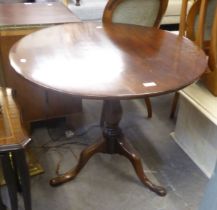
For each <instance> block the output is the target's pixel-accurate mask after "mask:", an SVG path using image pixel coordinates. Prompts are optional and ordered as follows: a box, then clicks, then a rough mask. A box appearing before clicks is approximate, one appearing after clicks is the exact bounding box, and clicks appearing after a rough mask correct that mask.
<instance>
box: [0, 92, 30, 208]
mask: <svg viewBox="0 0 217 210" xmlns="http://www.w3.org/2000/svg"><path fill="white" fill-rule="evenodd" d="M0 103H1V112H0V158H1V160H2V168H3V173H4V178H5V181H6V184H7V187H8V193H9V197H10V203H11V208H12V210H18V201H17V192H18V191H20V192H22V194H23V198H24V205H25V209H26V210H31V193H30V180H29V170H28V166H27V163H26V158H25V151H24V148H25V147H26V145H27V144H28V143H29V141H30V138H29V137H28V134H27V131H26V129H25V128H24V127H23V125H22V122H21V119H20V114H19V109H18V106H17V103H16V102H15V100H14V98H13V96H12V91H11V89H8V88H0ZM0 203H2V202H0Z"/></svg>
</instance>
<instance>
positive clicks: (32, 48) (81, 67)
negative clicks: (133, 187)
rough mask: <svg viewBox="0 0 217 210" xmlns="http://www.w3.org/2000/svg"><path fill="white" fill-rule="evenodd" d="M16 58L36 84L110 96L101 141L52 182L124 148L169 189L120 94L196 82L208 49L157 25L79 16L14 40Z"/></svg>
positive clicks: (140, 171) (136, 166)
mask: <svg viewBox="0 0 217 210" xmlns="http://www.w3.org/2000/svg"><path fill="white" fill-rule="evenodd" d="M46 35H49V37H50V38H49V39H47V37H46ZM39 52H40V53H39ZM9 57H10V62H11V64H12V66H13V67H14V69H15V70H16V71H17V73H19V74H20V75H21V76H23V77H24V78H26V79H27V80H30V81H31V82H33V83H36V84H38V85H41V86H44V87H47V88H49V89H54V90H58V91H60V92H62V93H68V94H71V95H72V96H78V97H82V98H91V99H96V100H104V104H105V105H104V111H103V115H104V118H103V119H104V121H105V123H104V126H103V128H102V133H103V136H102V138H101V141H99V142H97V143H95V144H93V145H91V146H89V147H87V148H86V149H84V150H83V151H82V153H81V155H80V158H79V161H78V164H77V165H76V167H75V168H74V169H72V170H70V171H69V172H67V173H65V174H63V175H62V176H59V177H56V178H54V179H52V180H51V181H50V184H51V185H53V186H56V185H59V184H62V183H65V182H67V181H69V180H71V179H73V178H75V177H76V175H77V174H78V173H79V171H80V170H81V169H82V168H83V166H84V165H85V164H86V162H87V161H88V160H89V158H91V156H92V155H94V154H95V153H98V152H102V153H109V154H114V153H118V154H121V155H124V156H125V157H127V158H128V159H129V160H130V161H131V163H132V165H133V167H134V169H135V171H136V174H137V176H138V177H139V178H140V180H141V181H142V183H143V184H144V185H145V186H147V187H148V188H149V189H150V190H152V191H154V192H155V193H157V194H158V195H161V196H164V195H165V194H166V190H165V189H164V188H163V187H160V186H156V185H155V184H153V183H152V182H151V181H150V180H149V179H148V178H147V177H146V175H145V173H144V171H143V167H142V162H141V159H140V157H139V154H138V153H137V152H136V151H135V149H133V147H132V146H131V145H130V144H129V142H128V141H127V140H126V139H125V138H124V135H123V132H122V131H121V128H120V127H119V122H120V120H121V118H122V107H121V104H120V100H129V99H136V98H144V97H145V96H157V95H161V94H165V93H169V92H173V91H177V90H178V89H181V88H183V87H185V86H187V85H189V84H191V83H193V82H194V81H196V80H197V79H198V78H199V77H200V76H201V74H203V73H204V71H205V69H206V67H207V59H206V56H205V54H204V53H203V51H202V50H201V49H199V48H198V47H196V46H195V45H194V44H193V43H192V42H191V41H189V40H187V39H185V38H181V37H178V36H176V35H174V34H171V33H169V32H167V31H162V30H159V29H156V28H146V27H140V26H133V25H124V24H108V25H100V24H99V23H75V24H66V25H60V26H55V27H50V28H47V29H44V30H41V31H38V32H35V33H33V34H30V35H29V36H27V37H25V38H23V39H21V40H20V41H19V42H17V43H16V44H15V45H14V46H13V47H12V49H11V51H10V56H9ZM156 132H157V131H156Z"/></svg>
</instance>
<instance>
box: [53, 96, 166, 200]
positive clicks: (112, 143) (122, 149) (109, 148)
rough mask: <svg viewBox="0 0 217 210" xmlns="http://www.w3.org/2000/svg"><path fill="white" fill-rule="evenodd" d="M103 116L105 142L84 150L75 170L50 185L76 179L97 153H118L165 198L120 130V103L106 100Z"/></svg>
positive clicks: (148, 185)
mask: <svg viewBox="0 0 217 210" xmlns="http://www.w3.org/2000/svg"><path fill="white" fill-rule="evenodd" d="M103 115H104V116H103V118H104V123H102V125H103V128H102V130H103V141H101V142H99V143H96V144H93V145H91V146H89V147H87V148H86V149H84V150H83V152H82V153H81V155H80V158H79V161H78V164H77V165H76V166H75V168H74V169H72V170H70V171H68V172H67V173H65V174H63V175H61V176H58V177H56V178H53V179H51V181H50V184H51V185H52V186H57V185H60V184H63V183H65V182H68V181H70V180H72V179H74V178H75V177H76V176H77V174H78V173H79V172H80V170H81V169H82V168H83V167H84V165H85V164H86V163H87V161H88V160H89V159H90V158H91V157H92V156H93V155H94V154H96V153H99V152H103V153H109V154H115V153H118V154H120V155H124V156H125V157H127V158H128V159H129V160H130V161H131V163H132V165H133V167H134V169H135V171H136V174H137V176H138V177H139V179H140V180H141V182H142V183H143V184H144V185H145V186H146V187H148V188H149V189H150V190H152V191H153V192H155V193H156V194H158V195H160V196H165V195H166V190H165V189H164V188H163V187H160V186H157V185H155V184H153V183H152V182H151V181H150V180H149V179H148V178H147V176H146V175H145V173H144V170H143V167H142V162H141V159H140V157H139V154H138V153H137V152H136V151H135V149H133V147H132V146H131V145H130V144H129V143H128V142H127V141H126V140H125V139H124V136H123V134H122V131H121V129H120V128H119V122H120V120H121V118H122V107H121V104H120V101H119V100H105V101H104V111H103Z"/></svg>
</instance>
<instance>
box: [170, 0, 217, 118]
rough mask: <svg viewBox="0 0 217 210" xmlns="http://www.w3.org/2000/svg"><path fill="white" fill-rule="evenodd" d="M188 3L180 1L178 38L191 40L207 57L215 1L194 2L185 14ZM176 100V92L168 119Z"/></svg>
mask: <svg viewBox="0 0 217 210" xmlns="http://www.w3.org/2000/svg"><path fill="white" fill-rule="evenodd" d="M188 1H189V0H182V10H181V16H180V28H179V36H186V37H187V38H189V39H191V40H192V41H194V42H195V44H197V45H198V46H199V47H200V48H202V49H203V50H204V51H205V53H206V54H207V55H209V48H210V36H211V35H210V34H211V28H212V24H213V19H214V14H215V8H216V7H217V1H216V0H196V1H195V2H194V4H193V5H192V6H191V8H190V10H189V12H187V11H188V10H187V7H188ZM178 99H179V93H178V92H176V93H175V96H174V99H173V102H172V108H171V112H170V118H173V117H174V115H175V111H176V107H177V103H178Z"/></svg>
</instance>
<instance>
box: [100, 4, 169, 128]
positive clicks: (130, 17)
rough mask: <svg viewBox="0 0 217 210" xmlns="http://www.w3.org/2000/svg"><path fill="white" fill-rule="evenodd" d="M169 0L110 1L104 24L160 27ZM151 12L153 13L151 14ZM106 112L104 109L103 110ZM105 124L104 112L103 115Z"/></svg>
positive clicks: (148, 106) (149, 115)
mask: <svg viewBox="0 0 217 210" xmlns="http://www.w3.org/2000/svg"><path fill="white" fill-rule="evenodd" d="M167 5H168V0H153V1H151V2H150V1H147V0H140V1H135V0H131V1H129V0H109V1H108V3H107V5H106V7H105V9H104V13H103V19H102V20H103V23H104V24H112V23H124V24H133V25H141V26H150V27H159V26H160V22H161V20H162V17H163V15H164V13H165V11H166V9H167ZM150 11H151V12H150ZM145 104H146V107H147V111H148V118H151V117H152V106H151V102H150V98H149V97H145ZM103 110H104V109H103ZM101 118H102V119H101V125H102V124H103V112H102V115H101Z"/></svg>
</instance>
